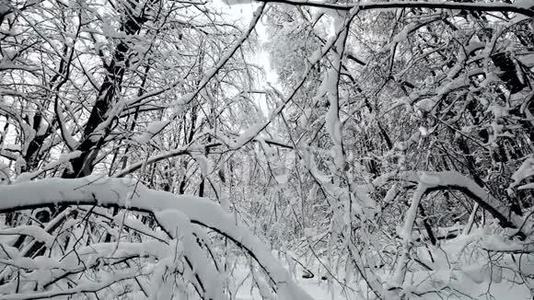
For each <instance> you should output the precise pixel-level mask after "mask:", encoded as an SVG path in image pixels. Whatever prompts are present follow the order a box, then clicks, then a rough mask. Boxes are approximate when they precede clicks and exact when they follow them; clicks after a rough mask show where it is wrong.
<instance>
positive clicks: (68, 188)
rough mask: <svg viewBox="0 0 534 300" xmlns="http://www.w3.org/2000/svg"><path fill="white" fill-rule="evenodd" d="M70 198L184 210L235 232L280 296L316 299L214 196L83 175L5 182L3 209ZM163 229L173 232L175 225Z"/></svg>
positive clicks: (194, 220) (145, 208) (205, 223)
mask: <svg viewBox="0 0 534 300" xmlns="http://www.w3.org/2000/svg"><path fill="white" fill-rule="evenodd" d="M71 204H83V205H86V204H89V205H98V206H103V207H119V208H128V209H133V210H137V211H144V212H152V213H156V214H161V213H165V212H167V211H179V212H181V213H183V214H184V215H185V216H187V218H188V219H189V220H190V222H191V223H193V224H199V225H202V226H205V227H209V228H212V229H214V230H216V231H217V232H219V233H221V234H223V235H225V236H227V237H229V238H231V239H232V240H233V241H235V242H236V243H237V244H238V245H239V246H241V247H242V248H243V249H244V250H245V251H246V252H247V253H249V254H253V255H254V256H253V257H254V258H255V259H256V260H257V262H258V263H259V265H260V266H261V267H262V268H263V269H264V270H265V272H266V273H267V275H268V276H269V277H270V279H271V281H272V282H273V283H275V284H276V288H277V293H278V296H279V298H280V297H281V299H312V298H311V297H310V296H309V295H308V294H307V293H306V292H304V291H303V290H302V289H300V288H299V287H298V286H296V285H295V283H294V282H293V280H292V279H291V277H290V276H289V274H288V272H287V271H286V270H285V269H284V268H283V267H282V266H281V264H280V263H277V260H276V259H275V258H274V257H273V256H272V254H271V253H270V252H269V250H268V249H267V248H266V247H264V245H263V244H262V242H261V241H260V240H259V239H258V238H256V237H255V236H254V235H253V234H252V232H250V231H249V230H248V229H246V228H245V227H244V226H243V225H241V224H240V223H239V222H238V223H237V224H236V222H235V220H234V218H233V217H232V216H231V215H229V214H227V213H226V212H225V211H224V210H223V209H222V208H221V207H220V206H219V205H218V204H217V203H215V202H213V201H211V200H209V199H206V198H199V197H194V196H185V195H181V196H175V195H173V194H171V193H168V192H160V191H154V190H150V189H148V188H146V187H145V186H144V185H142V184H140V183H139V182H137V181H136V180H133V179H127V178H122V179H119V178H107V177H97V176H89V177H84V178H79V179H60V178H50V179H43V180H38V181H31V182H23V183H17V184H14V185H7V186H0V213H5V212H12V211H14V210H21V209H29V208H35V207H43V206H48V205H71ZM161 225H162V226H165V225H166V224H161ZM164 229H165V230H167V231H168V232H173V230H174V229H175V228H164ZM282 295H283V296H282Z"/></svg>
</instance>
